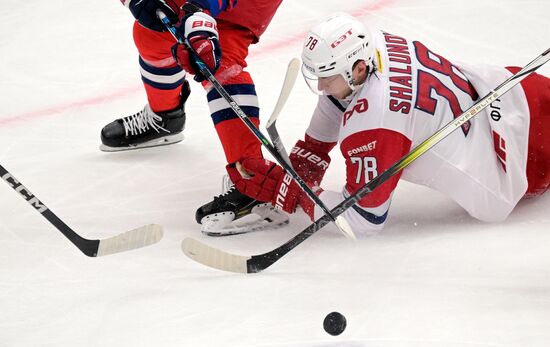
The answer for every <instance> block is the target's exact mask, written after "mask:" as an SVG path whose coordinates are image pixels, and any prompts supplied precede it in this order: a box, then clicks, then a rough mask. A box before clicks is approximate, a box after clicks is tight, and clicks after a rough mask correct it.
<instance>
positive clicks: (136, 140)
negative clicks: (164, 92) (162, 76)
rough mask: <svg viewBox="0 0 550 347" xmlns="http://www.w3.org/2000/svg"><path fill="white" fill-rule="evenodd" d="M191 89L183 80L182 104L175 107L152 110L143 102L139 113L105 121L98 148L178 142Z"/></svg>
mask: <svg viewBox="0 0 550 347" xmlns="http://www.w3.org/2000/svg"><path fill="white" fill-rule="evenodd" d="M190 92H191V90H190V89H189V83H188V82H187V81H185V83H184V84H183V86H182V94H181V105H180V106H179V107H177V108H176V109H174V110H170V111H165V112H158V113H155V112H153V111H152V110H151V108H150V107H149V105H145V108H143V110H141V111H140V112H138V113H136V114H133V115H131V116H128V117H124V118H120V119H117V120H115V121H113V122H111V123H109V124H107V125H106V126H105V127H104V128H103V129H102V130H101V142H102V145H101V146H100V147H99V149H101V150H102V151H104V152H116V151H125V150H129V149H137V148H144V147H155V146H162V145H169V144H172V143H176V142H180V141H181V140H183V133H182V131H183V129H184V127H185V102H186V101H187V98H188V97H189V94H190Z"/></svg>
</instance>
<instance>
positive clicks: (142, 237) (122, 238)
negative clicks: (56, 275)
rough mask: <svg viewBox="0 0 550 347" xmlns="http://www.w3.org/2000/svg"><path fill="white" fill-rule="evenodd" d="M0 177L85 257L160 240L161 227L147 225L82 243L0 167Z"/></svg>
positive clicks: (121, 250)
mask: <svg viewBox="0 0 550 347" xmlns="http://www.w3.org/2000/svg"><path fill="white" fill-rule="evenodd" d="M0 177H2V179H3V180H4V181H5V182H6V183H7V184H8V185H9V186H10V187H12V188H13V190H15V191H16V192H18V193H19V194H20V195H21V197H23V199H25V200H26V201H27V202H28V203H29V204H30V205H31V206H32V207H34V208H35V209H36V210H37V211H38V212H39V213H40V214H41V215H42V216H43V217H44V218H46V219H47V220H48V222H50V223H51V224H52V225H53V226H54V227H56V228H57V230H59V231H60V232H61V233H62V234H63V235H65V237H66V238H68V239H69V241H71V242H72V243H73V244H74V245H75V246H76V247H77V248H78V249H79V250H80V251H81V252H82V253H84V254H85V255H87V256H89V257H99V256H104V255H109V254H113V253H119V252H124V251H129V250H132V249H136V248H141V247H145V246H148V245H152V244H154V243H157V242H158V241H160V239H161V238H162V227H161V226H160V225H157V224H149V225H145V226H142V227H140V228H137V229H133V230H130V231H126V232H124V233H121V234H118V235H116V236H113V237H109V238H107V239H101V240H89V239H85V238H83V237H82V236H80V235H79V234H77V233H76V232H75V231H74V230H73V229H71V228H70V227H69V226H67V224H65V223H64V222H63V221H62V220H61V219H59V217H57V216H56V215H55V213H53V212H52V211H51V210H50V209H49V208H48V207H47V206H46V205H45V204H44V203H42V202H41V201H40V200H38V198H37V197H36V196H34V194H32V193H31V192H30V191H29V190H28V189H27V187H25V186H24V185H23V184H21V183H20V182H19V181H18V180H17V179H16V178H15V177H13V175H12V174H11V173H10V172H8V170H6V169H5V168H4V167H3V166H2V165H0Z"/></svg>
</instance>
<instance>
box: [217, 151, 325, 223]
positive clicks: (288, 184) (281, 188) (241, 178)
mask: <svg viewBox="0 0 550 347" xmlns="http://www.w3.org/2000/svg"><path fill="white" fill-rule="evenodd" d="M227 172H228V173H229V178H231V181H232V182H233V183H234V184H235V187H236V188H237V189H238V190H239V191H240V192H241V193H243V194H245V195H247V196H249V197H251V198H253V199H256V200H258V201H263V202H271V203H272V204H273V206H275V207H277V208H280V209H282V210H283V211H285V212H289V213H293V212H295V211H296V206H297V205H298V204H300V205H301V206H302V208H303V209H304V211H306V212H307V213H308V214H309V213H310V212H312V211H313V207H314V205H313V202H312V201H311V200H310V199H309V197H308V196H307V195H306V194H305V193H303V192H302V190H301V189H300V187H299V186H298V184H297V183H296V182H295V181H294V180H293V179H292V176H290V175H289V174H288V173H286V172H285V170H283V168H282V167H280V166H279V165H277V164H275V163H273V162H271V161H269V160H267V159H264V158H260V157H252V158H251V157H247V158H243V159H241V160H239V162H237V163H234V164H229V165H227ZM319 193H320V191H319Z"/></svg>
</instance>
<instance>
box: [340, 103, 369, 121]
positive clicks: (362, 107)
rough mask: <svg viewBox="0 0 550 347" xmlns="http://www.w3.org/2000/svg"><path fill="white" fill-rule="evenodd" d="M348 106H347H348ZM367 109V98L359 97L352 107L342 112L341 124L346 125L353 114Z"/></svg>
mask: <svg viewBox="0 0 550 347" xmlns="http://www.w3.org/2000/svg"><path fill="white" fill-rule="evenodd" d="M348 108H349V107H348ZM368 109H369V102H368V101H367V99H359V100H357V103H356V104H355V105H354V106H353V108H352V109H351V110H349V111H346V112H344V115H343V120H342V121H343V126H346V123H347V122H348V121H349V120H350V118H351V117H353V116H354V115H355V114H359V113H363V112H365V111H367V110H368Z"/></svg>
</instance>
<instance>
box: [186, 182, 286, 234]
mask: <svg viewBox="0 0 550 347" xmlns="http://www.w3.org/2000/svg"><path fill="white" fill-rule="evenodd" d="M195 218H196V220H197V223H199V224H202V227H201V231H202V233H203V234H206V235H209V236H226V235H236V234H244V233H248V232H252V231H260V230H265V229H274V228H277V227H281V226H283V225H286V224H288V216H287V215H286V214H284V213H283V212H280V211H279V210H277V209H275V208H274V207H273V206H271V204H269V203H265V202H261V201H257V200H254V199H252V198H249V197H248V196H246V195H244V194H242V193H241V192H239V191H238V190H237V189H236V188H235V187H231V188H230V189H229V190H228V191H227V192H225V193H224V194H222V195H219V196H216V197H214V200H212V201H211V202H209V203H207V204H205V205H203V206H201V207H199V209H198V210H197V212H196V213H195Z"/></svg>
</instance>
